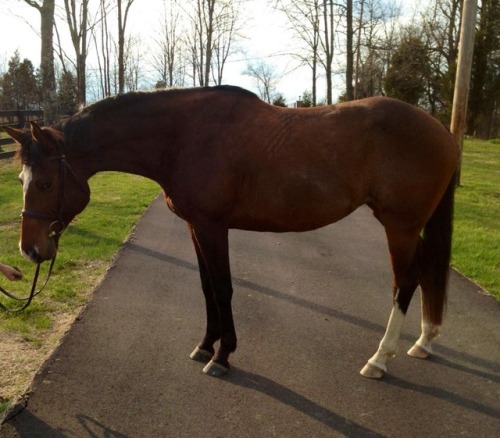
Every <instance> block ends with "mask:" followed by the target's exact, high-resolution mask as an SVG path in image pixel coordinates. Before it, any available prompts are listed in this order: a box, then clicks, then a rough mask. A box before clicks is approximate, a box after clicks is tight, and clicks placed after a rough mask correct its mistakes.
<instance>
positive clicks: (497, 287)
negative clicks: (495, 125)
mask: <svg viewBox="0 0 500 438" xmlns="http://www.w3.org/2000/svg"><path fill="white" fill-rule="evenodd" d="M462 162H463V164H462V175H461V179H460V187H459V188H458V189H457V191H456V197H455V225H454V238H453V257H452V264H453V266H454V267H456V269H457V270H458V271H460V272H461V273H462V274H464V275H465V276H467V277H469V278H471V279H472V280H474V281H475V282H476V283H478V284H479V285H480V286H482V287H483V288H485V289H486V290H487V291H488V292H489V293H491V294H492V295H494V296H496V297H497V298H499V299H500V141H499V140H492V141H480V140H468V141H466V142H465V144H464V148H463V159H462Z"/></svg>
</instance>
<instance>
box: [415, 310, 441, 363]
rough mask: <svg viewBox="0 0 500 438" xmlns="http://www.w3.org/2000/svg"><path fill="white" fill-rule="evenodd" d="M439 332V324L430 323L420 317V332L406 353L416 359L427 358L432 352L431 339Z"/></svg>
mask: <svg viewBox="0 0 500 438" xmlns="http://www.w3.org/2000/svg"><path fill="white" fill-rule="evenodd" d="M440 332H441V326H439V325H435V324H431V323H429V322H427V321H426V320H425V318H424V317H422V334H421V335H420V338H418V341H417V342H415V345H414V346H413V347H411V348H410V349H409V350H408V355H409V356H412V357H416V358H418V359H427V358H428V357H429V356H430V355H431V354H432V341H433V340H434V339H436V338H437V337H438V336H439V334H440Z"/></svg>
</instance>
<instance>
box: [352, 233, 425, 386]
mask: <svg viewBox="0 0 500 438" xmlns="http://www.w3.org/2000/svg"><path fill="white" fill-rule="evenodd" d="M386 233H387V238H388V243H389V251H390V254H391V261H392V269H393V272H394V286H393V307H392V311H391V315H390V317H389V322H388V324H387V328H386V331H385V335H384V337H383V338H382V340H381V341H380V345H379V347H378V350H377V352H376V353H375V354H374V355H373V356H372V357H371V358H370V359H369V360H368V363H367V364H366V365H365V366H364V368H363V369H362V370H361V374H362V375H363V376H365V377H370V378H381V377H382V376H383V375H384V374H385V373H386V371H387V366H386V362H387V359H388V358H390V357H393V356H395V355H396V351H397V344H398V341H399V337H400V334H401V328H402V326H403V322H404V318H405V315H406V312H407V310H408V306H409V304H410V301H411V299H412V297H413V294H414V292H415V289H416V288H417V286H418V270H417V251H418V247H419V237H418V233H414V232H407V233H400V232H399V233H398V232H394V231H391V230H388V229H387V228H386Z"/></svg>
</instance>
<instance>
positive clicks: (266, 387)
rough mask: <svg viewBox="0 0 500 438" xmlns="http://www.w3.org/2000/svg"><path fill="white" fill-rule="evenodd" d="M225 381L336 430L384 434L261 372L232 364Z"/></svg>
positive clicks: (370, 435)
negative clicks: (260, 373) (269, 398)
mask: <svg viewBox="0 0 500 438" xmlns="http://www.w3.org/2000/svg"><path fill="white" fill-rule="evenodd" d="M224 380H225V381H227V382H229V383H231V384H233V385H237V386H240V387H242V388H246V389H249V390H252V391H256V392H260V393H261V394H264V395H266V396H268V397H271V398H273V399H275V400H276V401H278V402H279V403H282V404H284V405H287V406H290V407H291V408H293V409H295V410H297V411H299V412H302V413H303V414H305V415H307V416H308V417H310V418H312V419H314V420H317V421H319V422H321V423H323V424H324V425H325V426H327V427H329V428H330V429H332V430H335V431H336V432H339V433H342V434H344V435H346V436H356V437H379V436H382V435H380V434H379V433H378V432H375V431H373V430H371V429H369V428H367V427H364V426H362V425H360V424H358V423H355V422H353V421H351V420H348V419H347V418H345V417H342V416H341V415H338V414H336V413H334V412H332V411H330V410H328V409H326V408H325V407H323V406H321V405H319V404H317V403H315V402H313V401H311V400H309V399H308V398H306V397H304V396H303V395H300V394H298V393H297V392H295V391H292V390H291V389H289V388H287V387H285V386H283V385H281V384H279V383H277V382H275V381H273V380H270V379H268V378H267V377H264V376H261V375H259V374H255V373H250V372H248V371H245V370H242V369H241V368H237V367H234V366H232V367H231V373H230V374H229V375H228V376H227V377H225V378H224Z"/></svg>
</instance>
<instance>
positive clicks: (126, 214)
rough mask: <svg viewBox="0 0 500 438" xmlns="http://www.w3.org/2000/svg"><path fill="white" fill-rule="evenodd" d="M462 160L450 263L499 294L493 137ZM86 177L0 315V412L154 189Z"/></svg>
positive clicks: (9, 189)
mask: <svg viewBox="0 0 500 438" xmlns="http://www.w3.org/2000/svg"><path fill="white" fill-rule="evenodd" d="M463 163H464V164H463V169H462V180H461V187H460V188H459V189H458V190H457V194H456V212H455V235H454V248H453V265H454V266H455V267H456V268H457V269H458V270H459V271H460V272H461V273H463V274H464V275H466V276H467V277H469V278H471V279H472V280H474V281H475V282H477V283H478V284H479V285H481V286H482V287H484V288H485V289H486V290H487V291H488V292H490V293H491V294H493V295H495V296H496V297H497V298H500V248H499V242H500V227H499V225H500V220H499V218H500V142H494V141H492V142H485V141H476V140H469V141H467V142H466V143H465V146H464V157H463ZM19 171H20V166H19V164H18V163H16V162H14V161H13V160H4V161H0V187H1V191H0V205H1V206H2V207H1V209H0V232H1V236H2V238H1V239H0V261H2V262H3V263H6V264H10V265H13V266H17V267H19V268H20V269H21V270H22V271H23V272H24V274H25V279H23V280H22V281H21V282H19V283H9V282H8V281H7V280H5V279H4V278H3V277H1V278H0V285H2V286H3V287H5V288H6V289H9V290H11V289H12V290H13V291H18V292H19V294H21V295H25V294H27V292H28V291H29V288H30V282H29V280H30V279H31V278H32V277H33V272H34V266H33V264H31V263H30V262H28V261H27V260H25V259H23V258H22V257H21V256H20V254H19V251H18V248H17V246H18V240H19V224H20V219H19V213H20V210H21V207H22V195H21V187H20V185H19V184H18V183H17V181H16V180H17V175H18V173H19ZM90 183H91V189H92V200H91V202H90V204H89V206H88V207H87V209H86V210H85V211H84V212H83V213H82V214H81V215H79V216H78V217H77V219H76V220H75V222H74V223H73V224H72V225H71V226H70V227H68V229H67V231H66V232H65V235H64V236H63V238H62V241H61V251H60V253H59V254H58V258H57V262H56V265H55V269H54V273H53V276H52V278H51V280H50V283H49V285H48V286H47V289H46V291H44V292H43V293H42V294H41V295H40V296H38V297H37V298H36V299H35V300H34V301H33V303H32V305H31V306H30V307H29V308H28V309H27V310H26V311H24V312H23V313H22V314H20V315H8V314H0V369H1V370H2V373H0V416H1V413H2V411H3V410H5V409H6V408H7V406H8V405H9V403H11V402H12V401H15V400H16V399H18V398H19V397H20V396H21V395H22V394H23V393H25V392H26V391H27V390H28V389H29V385H30V382H31V379H32V377H33V375H34V373H35V372H36V370H37V369H38V367H39V366H40V365H41V364H42V363H43V361H44V360H45V358H46V357H47V355H48V354H49V353H50V352H51V350H52V349H53V348H54V346H55V345H57V343H58V341H59V340H60V338H61V336H62V334H63V333H64V332H65V331H66V330H67V329H68V327H69V325H70V324H71V322H72V321H73V319H74V318H75V316H76V315H77V314H78V312H79V311H80V309H81V308H82V306H84V305H85V303H86V302H87V300H88V298H89V296H90V294H91V293H92V291H93V289H94V287H95V286H96V284H97V283H98V282H99V280H100V278H102V276H103V275H104V273H105V272H106V270H107V269H108V267H109V266H110V263H111V261H112V259H113V257H114V255H115V254H116V252H117V250H118V249H119V248H120V246H121V245H122V243H123V242H124V240H125V239H126V238H127V236H128V235H129V234H130V232H131V230H132V229H133V226H134V224H135V223H136V221H137V219H138V218H139V217H140V216H141V215H142V214H143V212H144V211H145V209H146V208H147V206H148V205H149V204H150V202H151V201H152V200H153V198H154V197H155V196H156V195H157V194H158V193H159V188H158V186H157V185H156V184H155V183H153V182H151V181H148V180H145V179H143V178H140V177H137V176H133V175H126V174H119V173H103V174H98V175H97V176H96V177H94V178H93V179H92V180H91V182H90ZM42 277H43V275H42ZM1 299H2V302H3V303H5V304H8V305H15V303H11V302H9V301H8V300H5V299H4V298H1Z"/></svg>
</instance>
